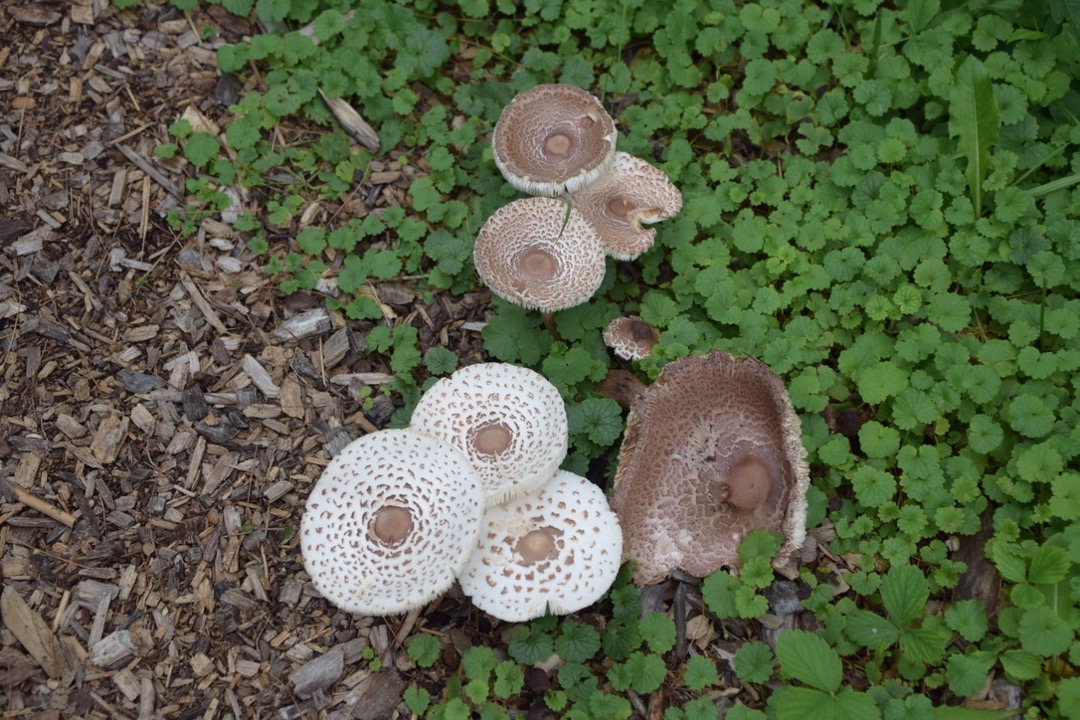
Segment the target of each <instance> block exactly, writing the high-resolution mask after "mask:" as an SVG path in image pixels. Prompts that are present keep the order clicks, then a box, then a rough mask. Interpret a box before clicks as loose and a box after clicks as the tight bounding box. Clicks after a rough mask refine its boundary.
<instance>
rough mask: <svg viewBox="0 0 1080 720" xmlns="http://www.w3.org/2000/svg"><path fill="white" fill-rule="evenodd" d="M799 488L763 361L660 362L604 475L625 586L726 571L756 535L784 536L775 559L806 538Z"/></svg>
mask: <svg viewBox="0 0 1080 720" xmlns="http://www.w3.org/2000/svg"><path fill="white" fill-rule="evenodd" d="M809 484H810V474H809V469H808V467H807V464H806V450H805V449H804V448H803V445H802V440H801V425H800V423H799V418H798V417H797V416H796V414H795V410H794V408H793V407H792V406H791V402H790V400H789V399H788V396H787V390H786V388H785V387H784V384H783V382H782V381H781V380H780V378H778V377H777V376H776V374H775V373H773V371H772V370H771V369H769V367H768V366H767V365H765V363H763V362H761V361H759V360H756V359H754V358H743V359H739V358H735V357H733V356H731V355H728V354H727V353H721V352H715V351H714V352H712V353H710V354H709V355H705V356H694V357H684V358H681V359H679V360H676V361H675V362H672V363H670V364H669V365H667V366H666V367H665V368H664V369H663V371H662V372H661V373H660V376H659V377H658V378H657V379H656V382H654V383H653V384H652V385H651V386H650V387H649V388H648V389H646V390H645V391H644V392H643V393H642V395H641V396H640V397H639V398H638V400H637V401H636V402H635V403H634V405H633V407H632V409H631V411H630V418H629V420H628V422H627V428H626V435H625V437H624V438H623V444H622V448H621V450H620V452H619V467H618V470H617V471H616V474H615V493H614V497H613V498H612V501H611V506H612V507H613V508H614V509H615V511H616V512H617V513H618V515H619V521H620V523H621V524H622V527H623V529H624V533H625V544H624V546H623V547H624V552H623V554H624V558H625V559H632V560H635V561H636V562H637V568H636V570H635V572H634V581H635V582H637V583H638V584H642V585H644V584H648V583H651V582H656V581H657V580H659V579H661V578H663V577H665V576H666V575H667V574H668V573H670V572H671V571H672V570H674V569H676V568H682V569H683V570H685V571H687V572H689V573H691V574H693V575H698V576H705V575H708V574H709V573H712V572H713V571H715V570H717V569H718V568H720V567H722V566H725V565H727V566H733V565H737V564H738V561H739V558H738V549H739V543H740V542H742V539H743V538H744V537H745V536H746V535H747V534H748V533H749V532H750V531H751V530H755V529H757V528H765V529H767V530H772V531H779V532H782V533H784V535H785V537H786V540H785V542H784V544H783V546H782V547H781V549H780V551H779V553H778V555H777V558H776V559H775V561H774V564H776V565H778V566H779V565H782V564H784V563H786V562H787V561H789V560H790V559H791V558H792V556H793V555H794V554H795V553H796V551H797V550H798V549H799V548H800V547H801V546H802V543H803V540H804V539H805V536H806V527H805V524H806V489H807V487H808V486H809Z"/></svg>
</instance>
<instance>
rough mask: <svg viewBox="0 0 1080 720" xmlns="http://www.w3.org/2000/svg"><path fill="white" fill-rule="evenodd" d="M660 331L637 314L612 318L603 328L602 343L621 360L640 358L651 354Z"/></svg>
mask: <svg viewBox="0 0 1080 720" xmlns="http://www.w3.org/2000/svg"><path fill="white" fill-rule="evenodd" d="M659 339H660V333H659V332H657V331H656V328H654V327H653V326H652V325H649V323H647V322H645V321H644V320H642V319H641V318H640V317H638V316H637V315H627V316H625V317H617V318H614V319H612V321H611V322H609V323H608V325H607V327H606V328H604V343H605V344H606V345H607V346H608V347H609V348H611V349H612V351H614V353H615V354H616V355H618V356H619V357H621V358H622V359H623V360H640V359H641V358H643V357H647V356H649V355H650V354H652V349H653V345H655V344H656V343H657V341H658V340H659Z"/></svg>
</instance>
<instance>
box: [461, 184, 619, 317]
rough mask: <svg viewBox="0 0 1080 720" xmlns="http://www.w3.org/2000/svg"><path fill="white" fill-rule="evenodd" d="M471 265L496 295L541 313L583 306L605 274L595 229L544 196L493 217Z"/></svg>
mask: <svg viewBox="0 0 1080 720" xmlns="http://www.w3.org/2000/svg"><path fill="white" fill-rule="evenodd" d="M473 260H474V262H475V264H476V271H477V272H478V273H480V277H482V278H483V279H484V282H485V283H487V286H488V287H489V288H491V291H492V292H493V293H495V294H496V295H498V296H499V297H501V298H503V299H505V300H508V301H510V302H512V303H514V304H515V305H520V306H522V307H526V308H530V309H534V310H541V311H543V312H554V311H556V310H563V309H565V308H568V307H573V306H574V305H579V304H581V303H583V302H585V301H586V300H588V299H589V298H590V297H592V296H593V293H595V292H596V290H597V288H599V287H600V283H601V282H603V280H604V272H605V271H606V270H607V266H606V263H605V257H604V249H603V247H602V246H601V244H600V237H599V236H598V235H597V234H596V230H594V229H593V227H592V226H591V225H589V223H588V222H586V221H585V219H584V218H583V217H582V216H581V215H580V214H579V213H578V212H576V211H575V210H574V209H573V208H571V207H570V206H568V205H567V204H566V202H565V201H563V200H561V199H555V198H543V197H533V198H524V199H522V200H515V201H513V202H511V203H509V204H507V205H504V206H503V207H501V208H499V209H498V210H496V211H495V212H494V213H492V215H491V217H489V218H488V219H487V222H485V223H484V226H483V227H482V228H480V232H479V234H478V235H477V237H476V244H475V245H474V246H473Z"/></svg>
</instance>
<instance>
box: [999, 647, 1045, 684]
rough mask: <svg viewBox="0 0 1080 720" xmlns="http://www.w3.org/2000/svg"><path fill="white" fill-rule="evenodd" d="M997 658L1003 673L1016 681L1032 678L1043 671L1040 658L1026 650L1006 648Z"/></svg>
mask: <svg viewBox="0 0 1080 720" xmlns="http://www.w3.org/2000/svg"><path fill="white" fill-rule="evenodd" d="M998 660H1000V661H1001V667H1002V669H1004V670H1005V674H1006V675H1008V676H1009V678H1010V679H1012V680H1016V681H1021V682H1022V681H1024V680H1034V679H1035V678H1037V677H1039V675H1041V674H1042V671H1043V668H1042V658H1040V657H1039V656H1038V655H1036V654H1035V653H1032V652H1028V651H1027V650H1006V651H1005V652H1003V653H1001V657H999V658H998Z"/></svg>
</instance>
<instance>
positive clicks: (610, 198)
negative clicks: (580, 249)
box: [571, 152, 682, 260]
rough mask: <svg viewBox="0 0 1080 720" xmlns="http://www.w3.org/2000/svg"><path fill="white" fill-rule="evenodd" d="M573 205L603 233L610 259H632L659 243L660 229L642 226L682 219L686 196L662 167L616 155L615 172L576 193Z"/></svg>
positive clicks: (622, 154)
mask: <svg viewBox="0 0 1080 720" xmlns="http://www.w3.org/2000/svg"><path fill="white" fill-rule="evenodd" d="M571 202H572V203H573V205H574V207H575V208H576V209H578V210H579V211H580V212H581V214H582V215H584V216H585V219H586V220H588V221H589V222H590V223H591V224H592V226H593V227H595V228H596V231H597V232H598V233H600V241H601V242H602V243H603V244H604V249H605V250H606V251H607V253H608V255H611V256H612V257H614V258H616V259H618V260H633V259H634V258H636V257H637V256H638V255H640V254H641V253H643V252H645V251H646V250H648V249H649V248H651V247H652V245H653V241H654V240H655V239H656V228H646V227H642V225H643V224H648V223H655V222H659V221H661V220H667V219H669V218H673V217H675V216H676V215H678V214H679V211H680V210H682V193H680V192H679V189H678V188H676V187H675V186H674V185H673V184H672V183H671V182H670V181H669V180H668V177H667V175H666V174H665V173H664V171H663V170H661V169H660V168H658V167H654V166H653V165H650V164H649V163H647V162H645V161H644V160H642V159H640V158H636V157H634V156H633V155H628V154H626V153H624V152H617V153H615V162H614V164H613V165H612V166H611V169H610V170H608V171H607V172H606V173H604V174H603V175H601V176H600V177H598V178H597V179H596V181H595V182H593V183H591V184H589V185H588V186H587V187H583V188H582V189H581V190H578V191H577V192H576V193H574V196H573V199H572V200H571Z"/></svg>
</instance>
